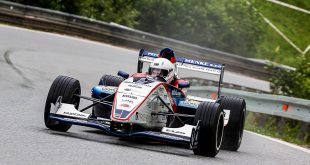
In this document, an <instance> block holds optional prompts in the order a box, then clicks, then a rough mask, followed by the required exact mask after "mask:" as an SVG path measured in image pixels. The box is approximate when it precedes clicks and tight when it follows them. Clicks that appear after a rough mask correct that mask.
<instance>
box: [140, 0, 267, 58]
mask: <svg viewBox="0 0 310 165" xmlns="http://www.w3.org/2000/svg"><path fill="white" fill-rule="evenodd" d="M135 8H136V9H137V10H138V11H139V12H140V13H141V14H140V15H139V16H138V17H137V20H138V22H139V24H138V25H137V26H135V27H136V28H138V29H141V30H143V31H147V32H150V33H155V34H159V35H163V36H167V37H171V38H175V39H178V40H183V41H187V42H191V43H195V44H198V45H201V46H205V47H209V48H214V49H218V50H222V51H226V52H230V53H235V54H239V55H243V56H248V57H254V56H255V50H256V45H257V43H258V42H259V39H260V34H261V33H262V30H261V28H260V21H261V19H257V18H258V15H257V13H256V12H254V10H253V8H252V7H251V6H249V5H247V4H246V1H240V0H231V1H218V0H191V1H188V0H170V1H165V0H141V1H139V2H137V3H135Z"/></svg>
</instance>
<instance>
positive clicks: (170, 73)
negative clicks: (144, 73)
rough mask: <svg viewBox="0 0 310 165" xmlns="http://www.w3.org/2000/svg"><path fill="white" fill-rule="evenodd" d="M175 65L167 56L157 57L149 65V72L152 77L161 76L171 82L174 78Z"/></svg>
mask: <svg viewBox="0 0 310 165" xmlns="http://www.w3.org/2000/svg"><path fill="white" fill-rule="evenodd" d="M174 73H175V66H174V65H173V64H172V63H171V62H170V61H169V60H167V59H166V58H156V59H155V60H154V61H153V62H152V63H151V64H150V67H149V70H148V74H149V76H151V77H157V76H160V77H162V78H164V79H165V80H166V82H167V83H170V82H171V81H172V80H173V78H174Z"/></svg>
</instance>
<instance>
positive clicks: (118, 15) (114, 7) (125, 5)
mask: <svg viewBox="0 0 310 165" xmlns="http://www.w3.org/2000/svg"><path fill="white" fill-rule="evenodd" d="M134 2H135V0H104V1H103V0H101V1H99V0H85V1H83V8H82V9H81V11H80V12H79V14H80V15H83V16H86V17H89V18H93V19H97V20H103V21H106V22H115V23H119V24H122V25H126V26H129V27H134V25H136V24H137V22H136V21H135V18H136V16H137V15H138V11H137V10H135V9H134V8H133V5H134Z"/></svg>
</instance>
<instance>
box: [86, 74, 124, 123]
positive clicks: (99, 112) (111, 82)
mask: <svg viewBox="0 0 310 165" xmlns="http://www.w3.org/2000/svg"><path fill="white" fill-rule="evenodd" d="M123 81H124V78H123V77H119V76H113V75H103V76H102V77H101V79H100V81H99V84H98V85H105V86H114V87H118V86H119V85H120V84H121V83H122V82H123ZM92 115H93V116H96V117H103V118H110V116H111V108H109V107H108V106H107V105H103V104H96V105H95V106H94V108H93V112H92Z"/></svg>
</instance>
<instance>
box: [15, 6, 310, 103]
mask: <svg viewBox="0 0 310 165" xmlns="http://www.w3.org/2000/svg"><path fill="white" fill-rule="evenodd" d="M11 1H14V2H19V3H23V4H26V5H34V6H39V7H43V8H49V9H54V10H60V11H63V12H67V13H72V14H77V15H82V16H85V17H89V18H92V19H98V20H103V21H106V22H116V23H119V24H122V25H125V26H129V27H132V28H136V29H140V30H143V31H146V32H150V33H154V34H158V35H162V36H166V37H170V38H174V39H178V40H182V41H187V42H190V43H194V44H198V45H201V46H205V47H208V48H213V49H217V50H221V51H225V52H229V53H233V54H236V55H240V56H244V57H250V58H260V59H264V60H270V61H273V62H276V63H280V64H285V65H290V66H293V67H296V71H295V72H294V71H274V70H271V72H274V75H275V77H273V78H272V79H271V82H272V88H273V89H274V93H278V94H283V95H289V96H294V97H300V98H306V99H310V68H309V66H310V57H309V56H310V51H308V52H307V53H302V52H304V50H305V49H306V48H307V47H308V46H309V44H310V28H309V27H310V14H308V13H304V12H300V11H297V10H294V9H290V8H288V7H285V6H282V5H279V4H275V3H272V2H269V1H262V0H230V1H218V0H191V1H188V0H169V1H166V0H139V1H135V0H49V1H46V0H37V1H32V0H11ZM281 1H282V2H284V3H288V4H291V5H295V6H297V7H300V8H302V9H306V10H309V8H310V1H304V0H281ZM265 19H268V20H269V21H270V22H271V24H272V25H273V26H275V27H276V28H277V29H279V30H280V32H281V33H282V34H283V35H284V36H285V37H286V38H287V39H288V40H290V41H291V42H292V43H293V45H295V47H296V48H294V47H293V46H292V44H289V42H288V41H287V40H285V39H284V37H283V36H281V35H279V33H278V32H276V31H275V29H274V28H272V26H270V24H268V23H267V22H266V20H265Z"/></svg>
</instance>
